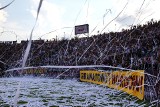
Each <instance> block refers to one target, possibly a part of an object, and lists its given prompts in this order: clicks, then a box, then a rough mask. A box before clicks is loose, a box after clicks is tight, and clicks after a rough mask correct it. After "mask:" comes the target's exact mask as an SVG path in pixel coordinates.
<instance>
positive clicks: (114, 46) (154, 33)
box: [0, 21, 160, 75]
mask: <svg viewBox="0 0 160 107" xmlns="http://www.w3.org/2000/svg"><path fill="white" fill-rule="evenodd" d="M159 35H160V21H150V22H148V23H147V24H145V25H137V26H133V27H131V28H130V29H127V30H122V31H121V32H110V33H103V34H99V35H92V36H90V37H83V38H78V37H75V38H72V39H71V40H67V39H62V40H52V41H48V40H47V41H44V40H33V41H32V46H31V51H30V54H29V57H28V60H27V63H26V66H42V65H64V66H71V65H110V66H118V67H123V68H129V69H144V70H146V71H147V72H149V73H150V74H153V75H158V72H159V66H160V36H159ZM27 43H28V41H21V43H16V41H12V42H1V43H0V60H1V61H3V62H5V63H6V64H7V65H8V68H15V67H21V65H22V60H23V55H24V52H25V49H26V46H27Z"/></svg>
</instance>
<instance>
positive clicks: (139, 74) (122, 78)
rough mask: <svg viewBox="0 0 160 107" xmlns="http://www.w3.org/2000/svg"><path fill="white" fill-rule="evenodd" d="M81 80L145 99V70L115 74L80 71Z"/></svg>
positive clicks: (115, 72)
mask: <svg viewBox="0 0 160 107" xmlns="http://www.w3.org/2000/svg"><path fill="white" fill-rule="evenodd" d="M80 80H81V81H84V82H91V83H95V84H101V85H102V84H103V85H106V86H108V87H110V88H114V89H118V90H122V91H124V92H127V93H129V94H130V95H133V96H136V97H138V98H139V99H141V100H142V99H143V98H144V70H136V71H113V72H102V71H90V70H86V71H85V70H83V71H80Z"/></svg>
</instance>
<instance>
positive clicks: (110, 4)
mask: <svg viewBox="0 0 160 107" xmlns="http://www.w3.org/2000/svg"><path fill="white" fill-rule="evenodd" d="M11 1H12V0H0V7H2V6H5V5H6V4H8V3H10V2H11ZM38 4H39V0H15V2H13V3H12V4H11V5H10V6H9V7H7V8H5V9H3V10H0V41H15V40H17V41H21V40H27V39H29V36H30V32H31V30H32V28H33V26H34V23H35V19H36V14H37V13H36V12H37V8H38ZM159 5H160V0H43V4H42V7H41V10H40V14H39V18H38V21H37V24H36V27H35V30H34V32H33V39H34V40H36V39H40V38H41V39H45V40H53V39H54V38H56V37H58V39H62V38H74V37H75V35H74V26H76V25H82V24H86V23H87V24H89V30H90V33H89V36H92V35H95V34H98V33H103V32H111V31H113V32H116V31H121V30H122V29H126V28H129V27H130V26H131V25H137V24H145V23H147V21H150V20H151V19H153V20H160V14H159ZM94 28H95V29H94ZM93 29H94V30H93ZM51 31H52V33H49V34H48V32H51ZM78 36H79V37H85V36H86V35H83V34H82V35H78Z"/></svg>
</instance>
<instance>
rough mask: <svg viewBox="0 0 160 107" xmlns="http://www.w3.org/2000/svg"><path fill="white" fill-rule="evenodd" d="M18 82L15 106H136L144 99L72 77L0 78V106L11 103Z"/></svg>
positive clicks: (8, 106) (3, 106)
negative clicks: (67, 78)
mask: <svg viewBox="0 0 160 107" xmlns="http://www.w3.org/2000/svg"><path fill="white" fill-rule="evenodd" d="M19 83H20V91H19V93H18V95H19V97H18V99H17V105H18V107H73V106H75V107H81V106H83V107H126V106H127V107H128V106H130V107H137V106H139V105H143V104H144V102H142V101H139V100H138V99H137V98H135V97H133V96H130V95H128V94H125V93H122V92H119V91H117V90H114V89H110V88H107V87H105V86H100V85H95V84H90V83H84V82H78V81H77V80H76V79H72V80H60V79H49V78H35V77H29V78H26V77H25V78H22V77H21V78H0V106H1V107H10V106H13V105H14V101H15V95H16V92H17V88H18V86H19V85H18V84H19Z"/></svg>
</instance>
